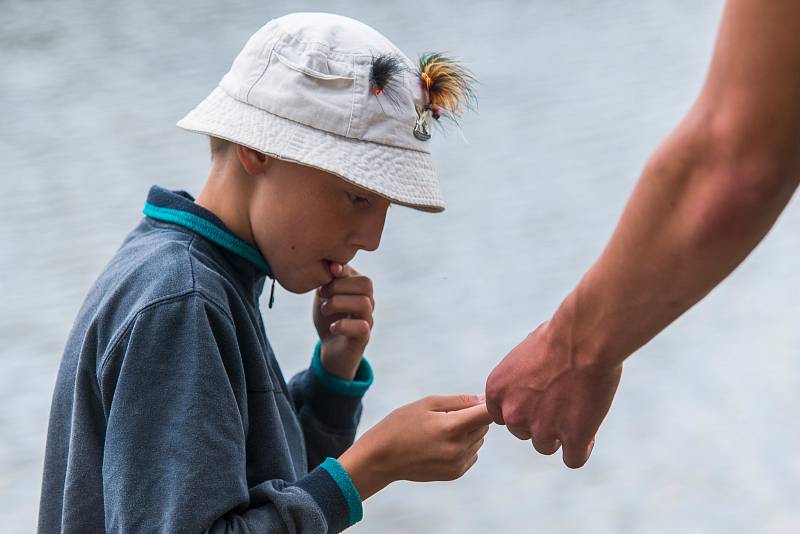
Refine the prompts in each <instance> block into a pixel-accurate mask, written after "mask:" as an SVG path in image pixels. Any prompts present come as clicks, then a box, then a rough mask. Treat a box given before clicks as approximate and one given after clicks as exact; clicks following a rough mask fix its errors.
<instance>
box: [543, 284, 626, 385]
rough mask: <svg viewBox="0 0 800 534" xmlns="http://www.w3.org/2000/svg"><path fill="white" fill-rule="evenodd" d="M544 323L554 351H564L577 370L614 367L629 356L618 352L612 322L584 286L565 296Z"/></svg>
mask: <svg viewBox="0 0 800 534" xmlns="http://www.w3.org/2000/svg"><path fill="white" fill-rule="evenodd" d="M542 327H543V328H544V332H543V333H542V335H543V336H544V340H545V343H546V344H547V345H548V347H549V351H550V353H556V352H560V353H563V354H564V355H565V357H567V358H568V361H570V362H572V364H573V365H574V366H575V368H576V369H577V370H581V371H586V372H590V373H594V372H600V373H602V372H605V371H610V370H612V369H616V368H617V367H619V366H620V365H621V364H622V362H623V361H624V360H625V357H626V356H627V355H621V354H617V350H616V347H615V343H614V342H613V339H614V338H613V331H612V326H611V325H609V324H605V323H604V322H603V310H602V309H600V308H599V307H597V306H595V305H594V304H593V303H592V302H591V300H590V299H589V298H587V295H586V294H585V293H581V292H580V288H576V289H575V290H574V291H573V292H572V293H570V294H569V295H568V296H567V298H566V299H564V301H563V302H562V303H561V305H560V306H559V307H558V309H557V310H556V312H555V313H554V314H553V317H552V318H551V319H550V320H549V321H547V322H546V323H545V324H544V325H542ZM617 346H618V345H617Z"/></svg>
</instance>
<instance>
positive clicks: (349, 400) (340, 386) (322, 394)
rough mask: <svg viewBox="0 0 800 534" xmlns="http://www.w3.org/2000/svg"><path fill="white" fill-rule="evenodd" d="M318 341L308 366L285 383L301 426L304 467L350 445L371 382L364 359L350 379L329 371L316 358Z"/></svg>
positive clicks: (335, 453) (336, 455)
mask: <svg viewBox="0 0 800 534" xmlns="http://www.w3.org/2000/svg"><path fill="white" fill-rule="evenodd" d="M320 349H321V343H320V342H319V341H318V342H317V345H316V347H315V348H314V353H313V356H312V358H311V365H310V366H309V368H308V369H307V370H305V371H303V372H301V373H298V374H297V375H295V376H294V377H293V378H292V380H291V381H290V382H289V390H290V392H291V396H292V401H293V402H294V405H295V409H296V410H297V413H298V416H299V418H300V423H301V425H302V427H303V435H304V436H305V441H306V451H307V453H308V466H309V468H312V467H314V466H317V465H319V464H320V463H321V462H322V461H323V460H324V459H325V457H328V456H333V457H339V456H341V454H342V453H343V452H344V451H346V450H347V449H348V447H350V445H352V444H353V441H354V440H355V436H356V429H357V427H358V423H359V421H360V419H361V411H362V404H361V398H362V397H363V396H364V393H366V392H367V390H368V389H369V387H370V385H372V381H373V374H372V367H370V365H369V362H368V361H367V359H366V358H363V359H362V360H361V364H360V365H359V367H358V370H357V371H356V375H355V377H354V379H353V380H352V381H350V380H344V379H342V378H339V377H337V376H334V375H332V374H330V373H329V372H328V371H327V370H326V369H325V367H324V366H323V365H322V360H321V359H320Z"/></svg>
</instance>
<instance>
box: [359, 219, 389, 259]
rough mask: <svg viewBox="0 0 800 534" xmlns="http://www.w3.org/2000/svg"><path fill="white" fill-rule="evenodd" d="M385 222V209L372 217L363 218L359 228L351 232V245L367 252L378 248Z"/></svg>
mask: <svg viewBox="0 0 800 534" xmlns="http://www.w3.org/2000/svg"><path fill="white" fill-rule="evenodd" d="M385 222H386V211H385V210H384V211H381V212H378V213H376V214H375V216H373V217H369V218H368V219H366V220H364V221H363V222H362V224H361V225H359V228H358V229H357V230H356V231H355V232H354V233H353V234H352V245H353V246H355V247H357V248H359V249H361V250H366V251H368V252H373V251H375V250H378V247H379V246H380V244H381V236H382V235H383V226H384V224H385Z"/></svg>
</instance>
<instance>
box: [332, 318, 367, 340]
mask: <svg viewBox="0 0 800 534" xmlns="http://www.w3.org/2000/svg"><path fill="white" fill-rule="evenodd" d="M371 329H372V327H371V326H370V324H369V322H367V321H365V320H364V319H339V320H338V321H335V322H334V323H331V326H330V330H331V334H333V335H336V336H345V337H352V338H363V339H369V334H370V331H371Z"/></svg>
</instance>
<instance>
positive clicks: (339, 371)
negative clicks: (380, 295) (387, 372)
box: [314, 263, 375, 380]
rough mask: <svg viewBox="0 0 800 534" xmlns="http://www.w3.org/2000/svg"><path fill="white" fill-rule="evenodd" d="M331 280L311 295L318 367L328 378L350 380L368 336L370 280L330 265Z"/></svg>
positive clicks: (371, 303) (372, 305)
mask: <svg viewBox="0 0 800 534" xmlns="http://www.w3.org/2000/svg"><path fill="white" fill-rule="evenodd" d="M330 268H331V275H332V276H333V280H331V281H330V282H329V283H327V284H325V285H324V286H322V287H320V288H319V289H317V292H316V294H315V295H314V326H315V327H316V328H317V333H318V334H319V338H320V340H322V349H321V351H320V358H321V359H322V365H323V366H324V367H325V369H326V370H327V371H328V372H329V373H331V374H332V375H335V376H338V377H339V378H343V379H344V380H352V379H353V377H354V376H355V374H356V371H357V370H358V366H359V364H360V363H361V357H362V356H363V355H364V349H365V348H366V346H367V342H369V336H370V333H371V332H372V310H373V309H374V307H375V300H374V299H373V297H372V280H370V279H369V278H368V277H366V276H363V275H361V274H360V273H359V272H357V271H356V270H355V269H353V268H352V267H350V266H349V265H341V264H339V263H332V264H331V266H330Z"/></svg>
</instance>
